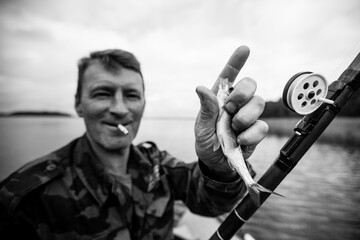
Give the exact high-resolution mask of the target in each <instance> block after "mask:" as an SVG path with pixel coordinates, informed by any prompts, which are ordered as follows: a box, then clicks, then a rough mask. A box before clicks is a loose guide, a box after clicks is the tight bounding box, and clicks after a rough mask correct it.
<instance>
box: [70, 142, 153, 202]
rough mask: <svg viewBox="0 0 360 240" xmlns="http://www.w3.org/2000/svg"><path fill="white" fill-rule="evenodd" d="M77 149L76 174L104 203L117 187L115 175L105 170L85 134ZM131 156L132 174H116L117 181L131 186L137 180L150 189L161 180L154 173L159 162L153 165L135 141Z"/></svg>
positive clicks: (126, 186)
mask: <svg viewBox="0 0 360 240" xmlns="http://www.w3.org/2000/svg"><path fill="white" fill-rule="evenodd" d="M74 150H75V151H74V163H75V170H76V172H77V175H78V176H79V178H80V180H81V182H82V183H83V184H84V186H85V188H86V189H87V190H88V191H89V192H90V193H91V195H92V196H93V197H94V198H95V199H96V201H97V202H98V203H99V204H100V205H102V204H104V203H105V201H106V200H107V198H108V196H109V194H110V193H111V192H112V190H113V188H114V180H115V179H114V178H115V177H114V176H112V175H110V174H109V173H108V172H107V171H106V169H105V167H104V165H103V164H102V163H101V162H100V160H99V159H98V158H97V157H96V155H95V153H94V152H93V150H92V149H91V146H90V142H89V140H88V139H87V137H86V135H84V136H82V137H81V138H80V139H79V142H78V144H76V146H75V149H74ZM129 158H130V159H129V163H128V173H129V174H130V175H131V176H128V177H125V178H117V183H120V185H122V187H123V188H124V189H128V190H130V189H129V188H131V189H132V184H134V185H135V186H136V187H137V188H139V189H141V190H142V191H143V192H149V191H151V190H152V189H153V188H154V185H156V181H158V178H156V177H154V172H156V171H158V168H159V166H158V165H156V166H155V167H154V166H153V164H152V162H150V160H149V159H148V158H146V157H145V156H144V154H142V152H141V151H140V150H139V149H138V147H136V146H134V145H131V149H130V156H129ZM156 168H157V169H156ZM155 175H156V174H155Z"/></svg>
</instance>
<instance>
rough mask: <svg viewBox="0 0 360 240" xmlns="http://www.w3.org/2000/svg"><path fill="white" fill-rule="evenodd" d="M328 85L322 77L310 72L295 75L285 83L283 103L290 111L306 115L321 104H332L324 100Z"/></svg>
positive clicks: (332, 102) (330, 101)
mask: <svg viewBox="0 0 360 240" xmlns="http://www.w3.org/2000/svg"><path fill="white" fill-rule="evenodd" d="M327 91H328V84H327V82H326V80H325V78H324V77H323V76H321V75H320V74H316V73H312V72H300V73H298V74H295V75H294V76H293V77H292V78H290V80H289V81H288V82H287V83H286V85H285V88H284V91H283V97H282V99H283V102H284V104H285V106H286V107H287V108H289V109H290V110H292V111H294V112H296V113H298V114H301V115H306V114H309V113H312V112H314V111H315V110H316V109H318V108H319V107H320V106H321V104H322V103H324V102H325V103H328V104H334V101H332V100H329V99H326V98H325V97H326V95H327Z"/></svg>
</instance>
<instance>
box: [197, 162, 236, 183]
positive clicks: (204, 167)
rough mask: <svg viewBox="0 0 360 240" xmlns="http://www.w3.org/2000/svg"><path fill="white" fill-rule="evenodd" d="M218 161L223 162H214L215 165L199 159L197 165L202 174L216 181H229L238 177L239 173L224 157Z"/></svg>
mask: <svg viewBox="0 0 360 240" xmlns="http://www.w3.org/2000/svg"><path fill="white" fill-rule="evenodd" d="M219 162H223V163H221V164H220V163H219V164H216V166H215V165H214V166H211V165H210V166H209V165H208V164H206V163H204V162H203V161H202V160H200V159H199V167H200V169H201V171H202V173H203V174H204V175H206V176H207V177H209V178H211V179H213V180H215V181H218V182H224V183H230V182H234V181H236V180H238V179H239V175H238V174H237V172H236V171H235V170H232V169H231V168H230V166H229V164H227V161H226V159H223V160H221V161H219Z"/></svg>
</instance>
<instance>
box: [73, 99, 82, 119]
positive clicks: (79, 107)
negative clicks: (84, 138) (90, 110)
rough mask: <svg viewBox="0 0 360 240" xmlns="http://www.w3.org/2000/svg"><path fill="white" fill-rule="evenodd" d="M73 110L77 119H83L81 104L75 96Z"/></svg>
mask: <svg viewBox="0 0 360 240" xmlns="http://www.w3.org/2000/svg"><path fill="white" fill-rule="evenodd" d="M75 110H76V113H77V115H78V116H79V117H83V109H82V104H81V102H80V99H79V98H78V97H77V96H75Z"/></svg>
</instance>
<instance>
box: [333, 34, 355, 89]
mask: <svg viewBox="0 0 360 240" xmlns="http://www.w3.org/2000/svg"><path fill="white" fill-rule="evenodd" d="M359 50H360V39H358V40H357V41H356V42H355V43H354V44H353V46H352V47H351V48H350V49H349V50H348V52H347V53H346V54H345V57H343V58H342V60H341V62H340V64H337V67H335V68H334V69H333V70H332V72H331V74H330V75H329V77H330V79H329V80H328V81H329V83H331V82H333V81H335V80H337V79H338V77H339V76H340V74H341V73H342V71H343V70H342V69H346V67H347V66H348V65H349V63H350V62H352V60H353V59H354V58H355V56H356V55H357V54H358V53H359Z"/></svg>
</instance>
